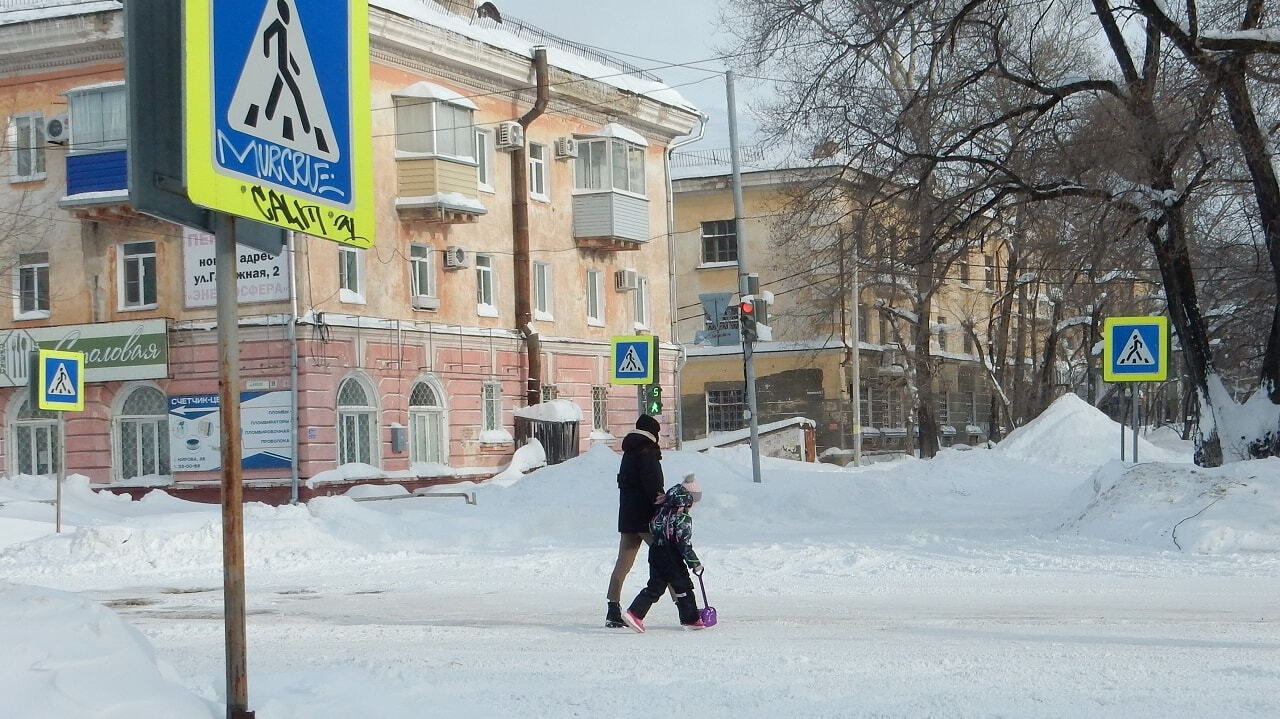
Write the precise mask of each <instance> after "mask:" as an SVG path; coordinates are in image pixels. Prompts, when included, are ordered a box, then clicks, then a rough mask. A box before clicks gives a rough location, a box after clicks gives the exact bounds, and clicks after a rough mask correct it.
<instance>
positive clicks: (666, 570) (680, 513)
mask: <svg viewBox="0 0 1280 719" xmlns="http://www.w3.org/2000/svg"><path fill="white" fill-rule="evenodd" d="M700 499H702V488H701V487H700V486H698V480H697V479H696V478H695V477H694V476H693V475H692V474H687V475H685V477H684V481H683V482H681V483H680V484H677V485H676V486H674V487H672V488H671V489H669V490H667V493H666V496H665V497H664V498H663V501H662V504H660V505H659V506H658V511H657V513H655V514H654V515H653V520H652V521H650V522H649V531H650V532H652V533H653V544H651V545H650V546H649V583H648V584H646V585H645V587H644V589H641V590H640V593H639V594H638V595H636V598H635V600H634V601H632V602H631V607H630V608H629V609H628V610H627V611H626V612H624V613H623V615H622V619H623V621H625V622H626V623H627V625H628V626H630V627H631V628H632V629H634V630H636V631H637V632H643V631H644V618H645V615H647V614H648V613H649V608H650V607H652V606H653V604H654V602H657V601H658V599H659V598H661V597H662V594H663V592H666V591H667V587H668V586H670V587H671V591H672V594H673V596H674V597H675V602H676V610H677V611H678V612H679V613H680V625H681V626H683V627H687V628H689V629H702V628H703V626H704V625H703V623H702V619H701V618H699V616H698V603H697V601H696V600H694V598H693V580H692V579H690V578H689V571H690V570H692V571H693V573H694V574H696V575H699V576H701V575H702V561H701V560H699V559H698V555H697V553H696V552H694V551H693V544H692V540H693V517H692V516H691V515H690V514H689V510H691V509H693V505H694V504H697V502H698V500H700ZM686 565H688V567H687V568H686Z"/></svg>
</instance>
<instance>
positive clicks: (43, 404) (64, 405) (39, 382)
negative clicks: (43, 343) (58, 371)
mask: <svg viewBox="0 0 1280 719" xmlns="http://www.w3.org/2000/svg"><path fill="white" fill-rule="evenodd" d="M45 360H66V361H68V362H73V363H75V364H76V365H78V368H77V370H76V398H75V401H72V402H59V401H57V400H52V399H49V380H50V377H49V376H48V373H47V372H46V371H45V370H46V369H48V368H47V366H46V364H45ZM33 379H34V381H35V382H36V397H37V398H38V399H37V401H36V405H37V406H39V408H40V409H44V410H55V411H60V412H83V411H84V353H83V352H67V351H64V350H46V349H41V350H40V352H39V356H38V357H37V359H36V376H35V377H34V378H33Z"/></svg>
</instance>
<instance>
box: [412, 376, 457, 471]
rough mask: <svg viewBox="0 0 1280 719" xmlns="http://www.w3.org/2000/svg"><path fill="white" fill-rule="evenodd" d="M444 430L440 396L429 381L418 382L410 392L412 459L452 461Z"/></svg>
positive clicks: (419, 460)
mask: <svg viewBox="0 0 1280 719" xmlns="http://www.w3.org/2000/svg"><path fill="white" fill-rule="evenodd" d="M444 429H445V422H444V405H443V404H442V403H441V402H440V395H439V394H438V393H437V392H436V390H434V389H432V387H431V385H429V384H427V383H426V382H418V383H416V384H414V385H413V389H412V390H411V391H410V392H409V462H410V463H415V462H435V463H436V464H448V461H449V454H448V452H447V451H446V447H447V446H448V445H447V444H446V443H445V439H444Z"/></svg>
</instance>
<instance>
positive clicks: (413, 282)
mask: <svg viewBox="0 0 1280 719" xmlns="http://www.w3.org/2000/svg"><path fill="white" fill-rule="evenodd" d="M409 291H410V292H411V293H413V297H414V299H415V300H417V299H419V298H425V297H435V296H436V268H435V253H434V252H432V251H431V246H430V245H421V244H418V243H416V242H415V243H412V244H410V245H409Z"/></svg>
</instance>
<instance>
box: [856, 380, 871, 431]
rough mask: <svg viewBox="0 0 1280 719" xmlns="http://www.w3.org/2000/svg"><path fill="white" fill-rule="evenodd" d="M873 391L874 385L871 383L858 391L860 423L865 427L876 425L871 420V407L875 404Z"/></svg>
mask: <svg viewBox="0 0 1280 719" xmlns="http://www.w3.org/2000/svg"><path fill="white" fill-rule="evenodd" d="M871 393H872V387H871V385H869V384H864V385H862V386H861V391H860V392H859V393H858V423H859V424H861V425H862V426H863V427H874V426H875V425H874V424H872V422H871V419H872V414H871V408H872V407H873V406H874V403H873V398H872V396H871Z"/></svg>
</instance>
